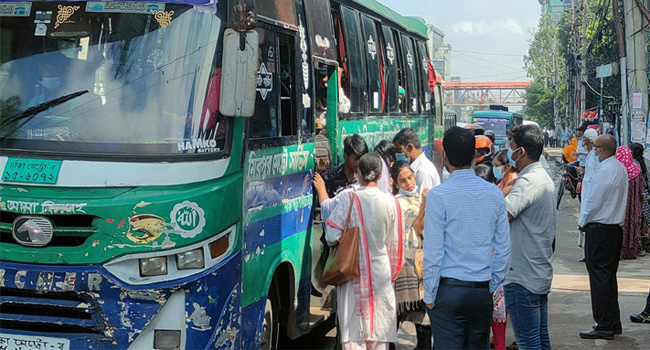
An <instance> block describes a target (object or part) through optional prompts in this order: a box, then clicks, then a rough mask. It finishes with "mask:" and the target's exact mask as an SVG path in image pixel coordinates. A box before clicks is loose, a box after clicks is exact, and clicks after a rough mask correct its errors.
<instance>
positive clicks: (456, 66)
mask: <svg viewBox="0 0 650 350" xmlns="http://www.w3.org/2000/svg"><path fill="white" fill-rule="evenodd" d="M378 1H379V2H381V3H383V4H385V5H387V6H388V7H390V8H392V9H393V10H396V11H397V12H399V13H400V14H402V15H407V16H420V17H423V18H424V19H425V21H426V22H427V23H428V24H433V25H435V26H436V27H438V28H440V29H442V31H443V32H444V33H445V43H446V44H449V45H451V48H452V53H451V75H452V76H460V77H461V81H528V80H530V78H528V77H527V76H526V71H525V70H524V68H523V67H524V60H523V57H524V55H526V54H527V53H528V46H529V43H530V40H531V39H532V37H533V32H534V30H535V28H536V27H537V23H538V21H539V17H540V13H541V7H540V5H539V2H538V0H454V1H452V0H378Z"/></svg>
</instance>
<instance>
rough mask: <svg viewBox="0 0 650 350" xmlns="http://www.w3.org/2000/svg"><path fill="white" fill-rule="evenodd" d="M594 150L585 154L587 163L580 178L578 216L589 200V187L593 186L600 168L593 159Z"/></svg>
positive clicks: (594, 155) (598, 163)
mask: <svg viewBox="0 0 650 350" xmlns="http://www.w3.org/2000/svg"><path fill="white" fill-rule="evenodd" d="M595 152H596V149H595V148H594V149H592V150H591V151H589V153H587V163H586V165H585V173H584V175H583V176H582V188H581V190H580V192H581V194H580V195H581V197H582V198H581V203H580V204H581V205H580V215H582V212H583V210H584V209H585V204H584V203H585V202H587V201H588V200H589V195H590V194H591V192H590V191H591V187H592V186H593V182H594V178H595V177H596V173H597V172H598V168H600V162H598V161H597V160H596V159H594V157H596V154H595Z"/></svg>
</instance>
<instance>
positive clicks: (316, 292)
mask: <svg viewBox="0 0 650 350" xmlns="http://www.w3.org/2000/svg"><path fill="white" fill-rule="evenodd" d="M311 295H313V296H315V297H316V298H320V297H322V296H323V293H321V292H319V291H318V289H316V287H314V285H313V284H312V285H311Z"/></svg>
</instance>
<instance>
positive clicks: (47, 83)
mask: <svg viewBox="0 0 650 350" xmlns="http://www.w3.org/2000/svg"><path fill="white" fill-rule="evenodd" d="M61 85H62V82H61V78H60V77H49V78H43V79H41V86H42V87H43V88H44V89H45V90H48V91H53V90H56V89H58V88H60V87H61Z"/></svg>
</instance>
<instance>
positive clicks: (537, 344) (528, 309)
mask: <svg viewBox="0 0 650 350" xmlns="http://www.w3.org/2000/svg"><path fill="white" fill-rule="evenodd" d="M505 294H506V309H507V310H508V314H509V315H510V321H511V322H512V329H513V331H514V332H515V338H517V344H518V345H519V349H521V350H541V349H544V350H546V349H551V338H550V337H549V334H548V295H547V294H535V293H533V292H531V291H529V290H528V289H526V288H524V287H523V286H521V285H519V284H516V283H513V284H508V285H506V286H505Z"/></svg>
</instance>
